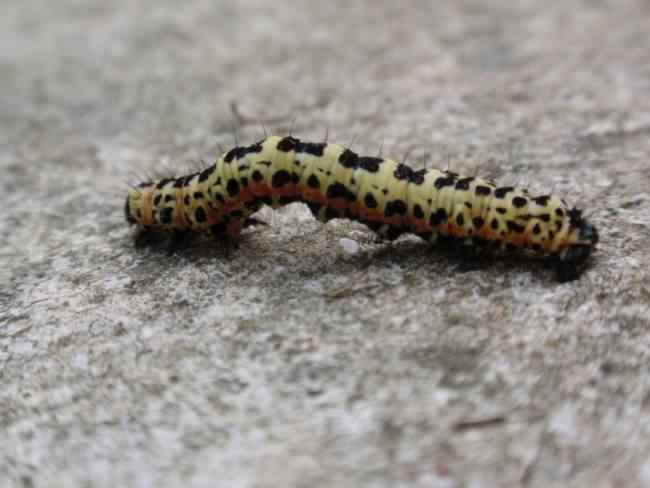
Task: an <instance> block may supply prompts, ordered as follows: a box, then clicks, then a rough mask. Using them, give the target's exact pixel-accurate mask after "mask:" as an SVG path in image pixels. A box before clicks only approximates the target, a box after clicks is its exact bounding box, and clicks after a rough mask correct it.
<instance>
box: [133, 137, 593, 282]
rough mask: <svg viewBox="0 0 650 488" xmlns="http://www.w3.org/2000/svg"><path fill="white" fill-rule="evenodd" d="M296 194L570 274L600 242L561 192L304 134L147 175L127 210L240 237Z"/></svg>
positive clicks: (322, 210)
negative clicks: (535, 191) (306, 138)
mask: <svg viewBox="0 0 650 488" xmlns="http://www.w3.org/2000/svg"><path fill="white" fill-rule="evenodd" d="M295 201H300V202H304V203H306V204H307V205H308V207H309V208H310V210H311V212H312V213H313V215H314V216H315V217H316V218H318V219H319V220H321V221H323V222H326V221H328V220H330V219H333V218H339V217H342V216H345V217H347V218H349V219H353V220H357V221H359V222H362V223H364V224H366V225H367V226H368V227H369V228H370V229H372V230H374V231H376V232H377V233H378V234H380V235H381V236H382V237H384V238H386V239H395V238H397V237H398V236H399V235H401V234H403V233H413V234H416V235H418V236H420V237H422V238H423V239H425V240H427V241H429V242H432V243H435V242H437V241H444V242H445V243H449V242H453V243H454V245H456V246H457V247H458V248H462V249H464V250H466V249H468V248H470V247H471V248H474V249H475V250H478V251H481V250H483V249H488V248H489V249H496V250H501V251H509V250H511V249H519V250H524V252H526V253H528V254H530V255H536V256H545V257H550V258H551V259H552V260H554V261H555V262H556V263H557V269H558V277H559V279H560V280H562V281H566V280H570V279H575V278H577V277H578V276H579V274H580V272H581V270H582V268H583V264H584V263H585V261H586V260H587V258H588V257H589V256H590V255H591V254H592V252H593V250H594V249H595V246H596V244H597V242H598V232H597V231H596V228H595V227H594V226H593V225H591V224H590V223H589V222H587V220H586V219H585V218H584V217H583V216H582V213H581V211H580V210H578V209H576V208H569V207H568V206H567V204H566V203H565V202H564V201H563V200H562V199H560V198H558V197H555V196H552V195H542V196H537V197H533V196H531V195H529V193H528V191H526V190H523V189H517V188H514V187H510V186H507V187H498V186H496V185H495V184H494V183H493V182H491V181H488V180H484V179H481V178H474V177H463V176H460V175H458V174H456V173H453V172H451V171H441V170H438V169H429V170H418V171H416V170H413V169H412V168H410V167H409V166H408V165H406V164H402V163H397V162H395V161H393V160H391V159H384V158H379V157H367V156H359V155H357V154H356V153H354V152H353V151H352V150H350V149H346V148H344V147H342V146H339V145H337V144H330V143H310V142H303V141H300V140H299V139H297V138H294V137H277V136H271V137H267V138H265V139H264V140H262V141H260V142H257V143H255V144H253V145H251V146H247V147H236V148H234V149H231V150H230V151H228V152H226V153H225V154H224V155H223V156H222V157H221V158H219V159H218V160H217V161H216V163H214V164H213V165H212V166H209V167H208V168H206V169H205V170H203V171H201V172H200V173H196V174H190V175H186V176H180V177H178V178H166V179H162V180H160V181H157V182H148V183H142V184H140V185H138V186H137V187H136V188H134V189H132V190H131V191H130V192H129V195H128V197H127V200H126V204H125V207H124V212H125V215H126V220H127V222H128V223H130V224H137V225H139V226H140V227H142V228H143V229H145V230H151V231H158V230H160V231H175V232H177V233H182V232H205V233H210V234H213V235H215V236H218V237H227V238H234V239H236V238H237V237H239V234H240V232H241V229H242V226H244V224H245V223H246V222H247V221H249V217H250V215H251V214H252V213H254V212H255V211H257V210H258V209H259V208H260V207H261V206H262V205H270V206H272V207H274V208H276V207H279V206H282V205H285V204H287V203H290V202H295Z"/></svg>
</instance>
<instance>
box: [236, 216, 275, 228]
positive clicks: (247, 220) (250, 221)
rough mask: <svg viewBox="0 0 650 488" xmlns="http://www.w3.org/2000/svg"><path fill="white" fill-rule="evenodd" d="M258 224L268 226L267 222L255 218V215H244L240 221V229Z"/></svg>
mask: <svg viewBox="0 0 650 488" xmlns="http://www.w3.org/2000/svg"><path fill="white" fill-rule="evenodd" d="M258 225H260V226H264V227H268V225H269V224H268V222H264V221H263V220H260V219H256V218H255V217H246V218H245V219H244V222H243V223H242V229H247V228H248V227H257V226H258Z"/></svg>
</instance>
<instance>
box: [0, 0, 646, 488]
mask: <svg viewBox="0 0 650 488" xmlns="http://www.w3.org/2000/svg"><path fill="white" fill-rule="evenodd" d="M649 5H650V4H648V3H647V2H645V1H641V0H639V1H631V0H581V1H559V0H558V1H549V2H541V1H532V0H525V1H519V2H512V1H510V0H494V1H491V2H481V1H478V0H462V1H452V0H449V1H444V2H443V1H441V2H433V1H424V0H422V1H410V0H406V1H404V2H396V1H392V0H376V1H370V0H368V1H358V2H349V1H344V0H333V1H328V2H316V1H313V2H289V1H275V2H266V1H263V0H237V1H235V0H230V1H229V0H220V1H208V0H197V1H189V2H184V3H182V4H181V3H180V2H176V1H172V0H156V1H153V0H151V1H146V0H143V1H132V0H114V1H111V2H101V1H90V0H57V1H56V2H54V1H45V0H25V1H21V0H5V1H4V2H3V5H2V14H1V15H0V173H1V177H0V183H1V188H2V199H1V201H2V212H0V257H1V262H2V266H1V267H0V283H1V286H0V486H2V487H48V488H56V487H76V486H80V487H118V486H119V487H180V486H183V487H184V486H190V487H233V488H239V487H254V488H267V487H315V486H318V487H412V486H413V487H449V488H452V487H471V488H480V487H516V486H533V487H583V486H584V487H590V488H594V487H642V486H650V375H649V373H650V319H649V315H650V272H649V270H648V262H649V259H650V247H649V246H648V241H649V239H650V231H649V223H650V192H649V190H648V189H649V188H650V35H649V33H650V6H649ZM262 123H263V124H264V126H265V127H266V129H267V130H268V131H269V132H274V133H278V134H286V133H288V131H289V130H292V131H293V133H294V134H296V135H298V136H299V137H301V138H305V139H316V140H320V139H323V138H324V137H325V133H326V132H328V133H329V140H330V141H335V142H341V143H343V144H349V143H350V142H351V141H354V142H352V147H353V148H354V149H355V150H356V151H358V152H365V153H367V154H375V153H376V152H377V151H379V149H380V147H381V148H382V151H383V154H387V155H391V156H393V157H394V158H395V159H398V160H399V159H401V158H403V157H405V155H408V160H409V161H410V162H411V163H412V164H413V165H414V166H416V167H421V165H427V166H443V167H444V166H446V165H448V164H449V165H450V166H451V167H452V168H453V169H455V170H458V171H463V172H468V173H470V174H472V173H479V174H481V175H485V176H488V177H493V178H497V179H498V180H499V181H500V182H506V183H515V184H521V185H526V186H529V187H530V188H531V189H532V190H533V191H535V192H544V191H549V190H553V191H554V192H555V193H559V194H561V195H564V196H565V197H566V199H567V200H569V201H570V202H571V203H572V204H576V205H578V206H580V207H582V208H585V209H586V211H587V213H588V215H590V217H591V219H592V220H593V222H594V223H595V224H596V225H597V226H598V228H599V230H600V234H601V244H600V246H599V249H598V252H597V253H596V255H595V259H594V260H593V262H592V265H591V266H590V267H589V269H588V270H587V272H586V273H585V274H584V275H583V276H582V278H581V279H580V280H579V281H576V282H572V283H567V284H558V283H556V282H555V281H554V279H553V273H552V272H551V271H550V270H547V269H545V268H544V267H543V266H540V265H538V264H536V263H533V262H528V261H523V260H516V261H509V260H499V261H496V262H495V263H494V264H491V265H488V266H485V267H483V268H481V269H478V270H472V271H467V272H461V269H462V263H461V262H459V261H458V260H457V259H454V258H449V257H448V256H445V255H443V254H440V253H437V252H434V251H432V250H431V249H430V248H428V247H427V246H426V245H425V244H423V243H421V242H419V241H417V239H415V238H409V237H407V238H403V239H400V240H399V241H397V242H396V243H393V244H387V243H378V242H376V241H375V239H374V237H373V235H372V234H371V233H370V232H369V231H368V230H366V229H365V228H364V227H363V226H360V225H358V224H354V223H350V222H345V221H335V222H332V223H329V224H327V225H321V224H319V223H318V222H315V221H314V220H313V219H312V218H311V216H310V214H309V212H308V211H307V210H306V208H305V207H304V206H301V205H299V204H294V205H292V206H289V207H286V208H284V209H281V210H280V211H277V212H271V211H269V210H268V209H267V211H263V212H262V214H261V216H260V218H262V219H265V220H266V221H267V222H268V223H269V224H270V225H269V226H268V227H257V228H254V229H249V230H247V231H246V233H245V235H244V238H243V240H242V242H241V245H240V248H239V249H238V250H236V251H234V252H231V253H230V254H229V255H226V254H225V253H224V252H223V250H220V249H219V248H216V247H215V246H214V245H213V244H212V243H210V242H208V241H205V240H203V241H201V240H199V241H198V242H197V243H194V244H193V245H192V246H191V247H189V248H187V249H186V250H183V251H182V252H179V253H176V254H174V255H171V256H170V255H167V253H166V252H165V251H164V250H162V249H159V248H157V247H156V246H153V247H149V248H143V249H136V248H135V247H134V245H133V235H132V232H131V230H130V229H128V227H127V225H126V224H125V222H124V221H123V214H122V212H123V209H122V205H123V198H124V195H125V192H126V189H127V188H128V186H127V184H128V183H135V182H137V181H138V180H139V179H142V178H145V177H146V175H149V174H163V175H164V174H169V173H170V172H171V173H173V172H181V171H184V170H186V169H187V168H191V167H192V166H193V165H195V164H197V161H200V160H205V161H211V160H213V159H214V158H215V157H216V156H217V155H218V154H219V152H220V149H219V147H220V146H221V147H223V148H227V147H229V146H231V145H232V144H233V140H234V137H235V133H236V137H238V138H239V140H240V141H241V142H245V143H251V142H253V141H255V140H257V139H259V138H260V137H261V134H262V132H263V129H262V127H261V125H262Z"/></svg>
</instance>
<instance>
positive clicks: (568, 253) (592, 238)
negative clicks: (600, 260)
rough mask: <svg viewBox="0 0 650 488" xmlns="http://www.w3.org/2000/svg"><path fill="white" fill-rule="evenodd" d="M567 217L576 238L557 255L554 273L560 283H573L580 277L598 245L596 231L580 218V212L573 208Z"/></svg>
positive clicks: (591, 225)
mask: <svg viewBox="0 0 650 488" xmlns="http://www.w3.org/2000/svg"><path fill="white" fill-rule="evenodd" d="M569 215H570V219H571V227H572V228H573V229H574V230H575V234H576V236H577V238H576V239H575V240H574V241H573V242H571V244H570V245H568V246H567V247H566V248H565V249H564V250H563V252H562V253H561V254H560V255H559V260H558V262H557V268H556V271H557V278H558V281H560V282H562V283H564V282H567V281H573V280H575V279H577V278H578V277H579V276H580V274H581V273H582V270H583V268H584V266H585V263H586V262H587V260H588V259H589V257H590V256H591V254H592V253H593V251H594V250H595V248H596V244H598V230H597V229H596V227H595V226H594V225H593V224H591V223H590V222H588V221H587V220H586V219H585V218H583V217H582V212H581V211H580V210H578V209H577V208H574V209H572V210H571V211H570V212H569Z"/></svg>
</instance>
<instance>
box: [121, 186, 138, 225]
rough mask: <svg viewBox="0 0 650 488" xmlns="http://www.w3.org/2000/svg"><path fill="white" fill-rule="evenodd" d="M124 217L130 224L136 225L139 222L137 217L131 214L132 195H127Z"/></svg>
mask: <svg viewBox="0 0 650 488" xmlns="http://www.w3.org/2000/svg"><path fill="white" fill-rule="evenodd" d="M124 218H125V219H126V221H127V223H128V224H129V225H135V224H137V223H138V221H137V220H135V218H133V215H131V195H130V194H129V195H127V196H126V202H125V204H124Z"/></svg>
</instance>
